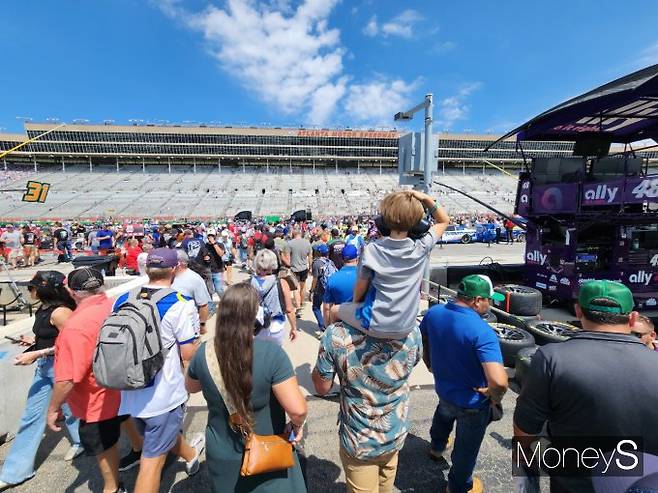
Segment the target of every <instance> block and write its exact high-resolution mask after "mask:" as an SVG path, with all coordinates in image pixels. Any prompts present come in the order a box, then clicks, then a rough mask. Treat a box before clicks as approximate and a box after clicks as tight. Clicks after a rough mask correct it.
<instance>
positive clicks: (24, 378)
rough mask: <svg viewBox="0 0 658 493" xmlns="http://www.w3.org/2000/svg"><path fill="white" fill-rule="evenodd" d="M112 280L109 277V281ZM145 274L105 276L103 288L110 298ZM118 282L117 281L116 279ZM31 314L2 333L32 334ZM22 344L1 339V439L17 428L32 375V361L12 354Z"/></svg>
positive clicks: (142, 281) (8, 437) (139, 282)
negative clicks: (18, 363) (16, 362)
mask: <svg viewBox="0 0 658 493" xmlns="http://www.w3.org/2000/svg"><path fill="white" fill-rule="evenodd" d="M110 280H111V281H110ZM146 281H147V278H146V277H126V278H118V277H117V278H115V279H112V278H111V277H108V278H106V284H107V285H108V287H109V286H113V287H109V289H107V290H106V293H107V295H108V296H109V297H110V298H116V297H117V296H119V295H121V294H123V293H125V292H127V291H130V290H131V289H135V288H138V287H141V286H143V285H144V284H146ZM117 282H119V284H118V285H116V283H117ZM33 325H34V317H28V318H25V319H23V320H19V321H17V322H14V323H12V324H9V325H7V326H6V327H3V330H2V335H3V336H10V337H20V336H21V335H31V334H32V326H33ZM22 351H23V348H21V347H20V346H18V345H16V344H11V343H10V342H9V341H7V340H6V339H4V340H3V341H2V342H1V343H0V382H3V391H4V392H3V394H4V395H3V398H2V399H0V443H1V442H3V441H8V440H11V439H12V438H13V437H14V434H15V433H16V430H17V429H18V424H19V420H20V418H21V416H22V415H23V410H24V409H25V401H26V400H27V393H28V390H29V389H30V386H31V385H32V380H33V378H34V368H35V366H34V365H30V366H16V365H14V357H15V356H16V355H17V354H19V353H21V352H22Z"/></svg>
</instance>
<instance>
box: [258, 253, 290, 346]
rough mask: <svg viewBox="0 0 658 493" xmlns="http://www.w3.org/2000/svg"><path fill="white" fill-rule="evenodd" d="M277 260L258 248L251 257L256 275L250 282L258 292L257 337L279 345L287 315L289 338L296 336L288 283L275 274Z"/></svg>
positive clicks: (283, 336) (272, 254) (273, 254)
mask: <svg viewBox="0 0 658 493" xmlns="http://www.w3.org/2000/svg"><path fill="white" fill-rule="evenodd" d="M278 265H279V261H278V259H277V256H276V253H274V252H273V251H272V250H267V249H265V250H260V251H259V252H258V253H257V254H256V258H255V259H254V269H255V270H256V274H255V275H254V276H253V277H252V278H251V282H250V284H251V285H252V286H253V287H254V288H255V289H256V292H257V293H258V295H259V299H260V303H259V304H260V306H261V308H262V310H259V318H261V319H262V320H261V324H262V328H261V330H260V331H259V332H258V333H257V334H256V337H257V338H259V339H265V340H270V341H272V342H274V343H276V344H278V345H279V346H282V345H283V341H284V339H285V326H286V317H287V318H288V321H289V322H290V340H291V341H294V340H295V337H297V334H296V332H297V319H296V318H295V308H294V306H293V303H292V296H291V292H290V287H289V286H288V283H287V282H286V281H285V280H283V279H279V278H278V276H277V275H276V274H275V272H276V270H277V267H278Z"/></svg>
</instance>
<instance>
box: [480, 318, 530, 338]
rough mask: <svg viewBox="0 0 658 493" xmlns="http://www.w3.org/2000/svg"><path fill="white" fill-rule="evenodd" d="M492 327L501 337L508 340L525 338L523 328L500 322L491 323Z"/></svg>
mask: <svg viewBox="0 0 658 493" xmlns="http://www.w3.org/2000/svg"><path fill="white" fill-rule="evenodd" d="M489 325H491V328H492V329H493V330H494V331H495V332H496V334H497V335H498V337H499V338H500V339H504V340H506V341H522V340H523V339H525V338H526V337H525V334H524V333H523V332H522V331H521V329H517V328H516V327H514V326H513V325H507V324H499V323H495V322H493V323H490V324H489Z"/></svg>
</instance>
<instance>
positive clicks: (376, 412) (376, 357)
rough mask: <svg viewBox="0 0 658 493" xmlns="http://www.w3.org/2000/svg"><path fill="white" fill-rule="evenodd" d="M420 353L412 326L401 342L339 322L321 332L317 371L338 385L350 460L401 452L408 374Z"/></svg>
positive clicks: (343, 443)
mask: <svg viewBox="0 0 658 493" xmlns="http://www.w3.org/2000/svg"><path fill="white" fill-rule="evenodd" d="M422 352H423V348H422V339H421V336H420V331H419V329H418V328H417V327H416V328H415V329H414V330H412V331H411V332H410V333H409V334H408V335H407V337H406V338H404V339H377V338H374V337H371V336H366V335H365V334H363V333H361V332H359V331H358V330H356V329H354V328H353V327H351V326H349V325H347V324H344V323H342V322H339V323H336V324H334V325H331V326H329V327H328V328H327V330H325V332H324V335H323V336H322V340H321V342H320V351H319V354H318V360H317V363H316V367H315V368H316V370H317V371H318V373H319V374H320V376H321V377H322V378H323V379H325V380H333V378H334V375H338V379H339V381H340V389H341V390H340V413H339V417H338V420H339V424H340V429H339V435H340V442H341V446H342V447H343V448H344V450H345V452H347V453H348V455H350V456H351V457H354V458H357V459H374V458H376V457H380V456H382V455H384V454H388V453H392V452H395V451H398V450H400V449H402V446H403V445H404V440H405V438H406V437H407V428H408V423H407V414H408V410H409V383H408V379H409V375H411V371H412V370H413V368H414V367H415V366H416V365H417V364H418V362H419V361H420V359H421V356H422Z"/></svg>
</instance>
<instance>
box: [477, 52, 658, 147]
mask: <svg viewBox="0 0 658 493" xmlns="http://www.w3.org/2000/svg"><path fill="white" fill-rule="evenodd" d="M513 135H516V136H517V141H518V142H520V141H524V140H548V141H559V140H565V141H571V142H583V141H587V140H591V139H593V138H594V139H601V140H603V141H608V142H615V143H622V144H630V143H632V142H637V141H639V140H644V139H653V140H655V141H656V142H658V65H653V66H651V67H647V68H645V69H642V70H638V71H637V72H633V73H632V74H629V75H626V76H624V77H621V78H619V79H616V80H614V81H612V82H609V83H607V84H604V85H602V86H600V87H597V88H596V89H593V90H591V91H589V92H586V93H585V94H581V95H580V96H576V97H575V98H572V99H569V100H568V101H565V102H564V103H561V104H559V105H557V106H555V107H553V108H551V109H549V110H547V111H545V112H543V113H541V114H540V115H538V116H536V117H534V118H532V119H531V120H529V121H528V122H526V123H524V124H523V125H520V126H519V127H517V128H515V129H514V130H511V131H510V132H508V133H507V134H505V135H503V136H502V137H501V138H500V139H498V140H496V141H495V142H492V143H491V144H489V145H488V146H487V147H486V148H485V149H484V150H485V151H488V150H489V149H490V148H491V147H493V146H494V145H495V144H496V143H497V142H499V141H501V140H504V139H506V138H509V137H511V136H513Z"/></svg>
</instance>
